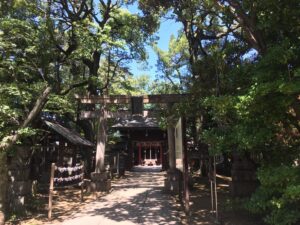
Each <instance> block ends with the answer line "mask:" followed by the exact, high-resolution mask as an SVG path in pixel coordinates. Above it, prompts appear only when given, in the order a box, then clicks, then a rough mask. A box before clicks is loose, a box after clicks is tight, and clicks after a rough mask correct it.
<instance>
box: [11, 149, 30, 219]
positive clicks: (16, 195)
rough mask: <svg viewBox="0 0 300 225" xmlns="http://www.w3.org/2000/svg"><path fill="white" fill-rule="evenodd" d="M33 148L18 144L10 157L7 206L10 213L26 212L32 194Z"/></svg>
mask: <svg viewBox="0 0 300 225" xmlns="http://www.w3.org/2000/svg"><path fill="white" fill-rule="evenodd" d="M30 158H31V150H30V149H29V148H28V147H23V146H20V147H19V146H18V147H16V149H15V150H14V152H13V153H12V156H10V157H8V165H7V168H8V185H7V191H8V195H7V203H8V204H7V206H8V210H9V212H10V213H13V214H24V213H25V206H26V203H27V201H28V199H29V197H30V196H31V187H32V181H31V180H30V178H29V175H30Z"/></svg>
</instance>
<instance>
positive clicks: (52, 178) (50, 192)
mask: <svg viewBox="0 0 300 225" xmlns="http://www.w3.org/2000/svg"><path fill="white" fill-rule="evenodd" d="M54 172H55V163H52V164H51V172H50V188H49V205H48V219H49V220H50V219H51V217H52V198H53V187H54Z"/></svg>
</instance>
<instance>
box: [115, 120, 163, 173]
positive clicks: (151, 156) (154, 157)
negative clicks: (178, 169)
mask: <svg viewBox="0 0 300 225" xmlns="http://www.w3.org/2000/svg"><path fill="white" fill-rule="evenodd" d="M112 127H113V128H114V129H117V130H118V131H119V132H120V133H121V135H122V136H123V137H125V139H126V144H127V151H126V157H125V167H126V169H128V170H130V169H132V168H133V167H134V166H161V167H162V169H163V170H165V169H167V165H168V157H167V133H166V131H164V130H162V129H161V128H160V127H159V125H158V122H157V120H156V119H155V118H151V117H143V116H133V117H132V118H130V119H119V121H118V123H117V124H115V125H113V126H112Z"/></svg>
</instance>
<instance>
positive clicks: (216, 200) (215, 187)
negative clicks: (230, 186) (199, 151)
mask: <svg viewBox="0 0 300 225" xmlns="http://www.w3.org/2000/svg"><path fill="white" fill-rule="evenodd" d="M216 175H217V171H216V156H214V191H215V210H216V219H217V220H218V195H217V178H216V177H217V176H216Z"/></svg>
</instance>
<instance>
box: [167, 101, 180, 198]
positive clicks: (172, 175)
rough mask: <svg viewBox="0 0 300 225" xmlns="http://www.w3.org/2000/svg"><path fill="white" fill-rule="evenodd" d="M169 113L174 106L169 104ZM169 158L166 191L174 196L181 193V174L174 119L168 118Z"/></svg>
mask: <svg viewBox="0 0 300 225" xmlns="http://www.w3.org/2000/svg"><path fill="white" fill-rule="evenodd" d="M168 110H169V112H170V111H171V110H172V104H168ZM168 156H169V170H168V171H167V178H166V179H165V191H167V192H171V193H172V194H178V193H179V191H180V190H179V187H180V186H179V181H180V180H179V179H180V173H179V171H178V170H177V169H176V152H175V125H174V121H173V119H172V117H169V118H168Z"/></svg>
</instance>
